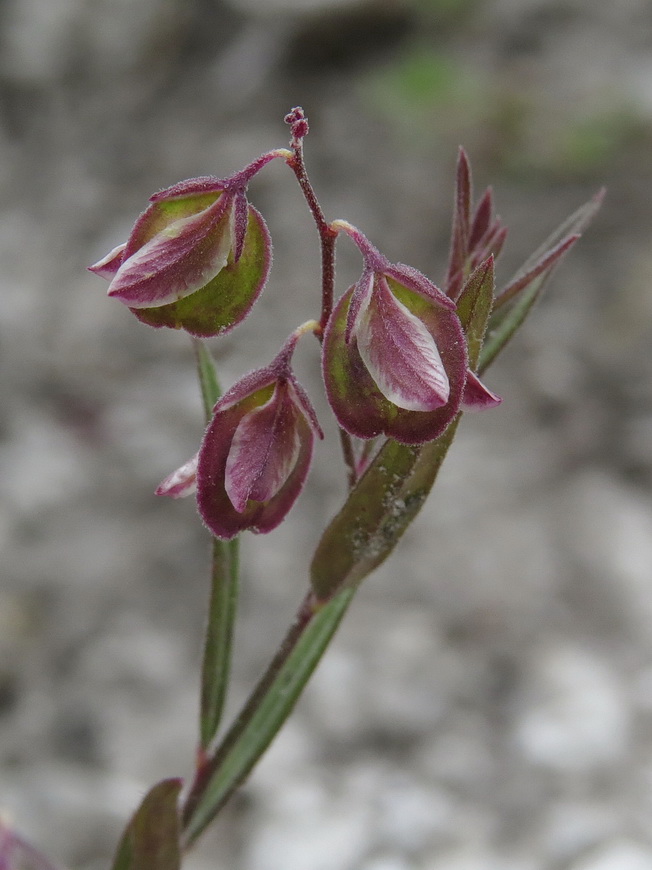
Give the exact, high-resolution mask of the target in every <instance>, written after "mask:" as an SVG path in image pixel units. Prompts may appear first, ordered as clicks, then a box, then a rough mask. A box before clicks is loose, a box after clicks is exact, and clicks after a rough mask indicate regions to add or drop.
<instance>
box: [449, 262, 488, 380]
mask: <svg viewBox="0 0 652 870" xmlns="http://www.w3.org/2000/svg"><path fill="white" fill-rule="evenodd" d="M494 286H495V281H494V258H493V257H492V256H490V257H488V258H487V259H486V260H485V261H484V262H483V263H480V265H479V266H478V267H477V268H476V269H474V270H473V272H472V273H471V274H470V275H469V277H468V279H467V282H466V284H465V285H464V288H463V289H462V292H461V294H460V298H459V301H458V303H457V316H458V317H459V318H460V321H461V323H462V327H463V329H464V332H465V333H466V340H467V345H468V354H469V368H470V369H471V371H475V367H476V366H477V364H478V358H479V356H480V350H481V348H482V342H483V340H484V335H485V331H486V329H487V323H488V321H489V314H490V313H491V307H492V305H493V301H494Z"/></svg>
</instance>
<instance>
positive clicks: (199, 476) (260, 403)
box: [157, 323, 323, 539]
mask: <svg viewBox="0 0 652 870" xmlns="http://www.w3.org/2000/svg"><path fill="white" fill-rule="evenodd" d="M307 326H309V327H310V329H312V328H313V327H314V326H317V324H316V323H310V324H308V325H307ZM304 331H306V330H305V329H303V328H302V327H300V328H299V330H297V331H296V332H294V333H293V334H292V335H291V336H290V338H289V339H288V340H287V342H286V343H285V345H284V346H283V348H282V350H281V352H280V353H279V355H278V356H277V357H276V359H275V360H274V361H273V362H272V363H271V364H270V365H269V366H267V367H266V368H263V369H258V370H257V371H254V372H251V374H249V375H246V376H245V377H244V378H242V379H241V380H240V381H238V383H236V384H235V385H234V386H233V387H232V388H231V389H230V390H229V391H228V392H227V393H225V394H224V396H222V398H221V399H220V400H219V401H218V402H217V404H216V405H215V408H214V410H213V419H212V421H211V423H210V424H209V426H208V429H207V430H206V434H205V435H204V440H203V442H202V445H201V448H200V450H199V453H198V455H197V457H194V458H193V459H191V460H189V462H187V463H186V464H185V465H184V466H182V467H181V468H180V469H178V471H176V472H173V474H171V475H170V476H169V477H167V478H166V479H165V480H164V481H163V483H162V484H161V485H160V486H159V488H158V490H157V494H158V495H169V496H172V497H178V496H182V495H188V494H189V493H190V492H192V491H193V489H194V488H195V485H196V489H197V505H198V507H199V513H200V514H201V516H202V519H203V520H204V522H205V523H206V525H207V526H208V528H209V529H210V531H211V532H212V533H213V534H214V535H215V536H216V537H218V538H223V539H229V538H233V537H235V535H237V534H238V533H239V532H242V531H244V530H245V529H249V530H251V531H253V532H270V531H271V530H272V529H274V528H276V526H277V525H279V523H280V522H281V521H282V520H283V519H284V518H285V515H286V514H287V513H288V511H289V510H290V508H291V507H292V505H293V504H294V502H295V501H296V499H297V497H298V495H299V493H300V492H301V490H302V488H303V485H304V483H305V480H306V476H307V474H308V469H309V467H310V462H311V459H312V452H313V444H314V439H315V435H316V436H317V437H319V438H322V437H323V435H322V431H321V429H320V427H319V423H318V422H317V417H316V415H315V411H314V409H313V407H312V405H311V403H310V400H309V399H308V397H307V395H306V393H305V392H304V390H303V388H302V387H301V385H300V384H299V383H298V381H297V380H296V377H295V375H294V373H293V371H292V368H291V365H290V362H291V357H292V353H293V351H294V348H295V346H296V343H297V340H298V338H299V336H300V335H301V334H302V333H303V332H304Z"/></svg>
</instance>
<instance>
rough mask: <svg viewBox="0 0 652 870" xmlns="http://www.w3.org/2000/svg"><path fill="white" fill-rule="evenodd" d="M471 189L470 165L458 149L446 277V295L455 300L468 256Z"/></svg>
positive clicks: (462, 151)
mask: <svg viewBox="0 0 652 870" xmlns="http://www.w3.org/2000/svg"><path fill="white" fill-rule="evenodd" d="M472 196H473V188H472V181H471V165H470V164H469V158H468V157H467V154H466V151H465V150H464V149H463V148H460V150H459V152H458V157H457V172H456V180H455V205H454V208H453V228H452V232H451V249H450V256H449V263H448V275H447V277H446V294H447V295H448V296H450V297H451V299H456V298H457V296H458V294H459V290H460V288H461V286H462V283H463V281H464V270H465V267H466V262H467V258H468V255H469V236H470V234H471V199H472Z"/></svg>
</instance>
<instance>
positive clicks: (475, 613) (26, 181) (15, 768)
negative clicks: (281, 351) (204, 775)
mask: <svg viewBox="0 0 652 870" xmlns="http://www.w3.org/2000/svg"><path fill="white" fill-rule="evenodd" d="M651 58H652V8H651V7H650V5H649V3H648V2H646V0H620V2H619V3H617V4H614V3H611V2H609V0H565V2H564V0H475V2H473V0H458V2H447V3H443V2H435V0H432V2H430V3H427V2H425V0H422V2H416V0H414V2H407V0H406V2H400V0H394V2H391V0H375V2H367V3H357V2H353V0H348V2H347V0H339V2H324V0H311V2H308V0H294V2H291V0H284V2H282V0H230V2H226V0H224V2H219V0H214V2H212V3H210V2H207V0H139V2H138V3H137V4H131V3H129V2H126V0H95V2H94V3H88V2H83V0H5V2H4V3H3V4H2V5H1V6H0V111H1V113H2V125H1V127H0V193H1V195H0V264H1V265H0V289H1V296H0V299H1V300H2V303H1V304H0V363H1V364H0V397H1V401H0V543H1V546H2V583H1V585H0V767H1V771H2V773H1V776H0V809H1V810H2V813H3V814H4V815H5V816H7V817H9V818H10V819H12V820H13V821H14V823H15V825H16V827H17V828H18V829H19V830H20V831H22V833H23V834H24V835H25V836H26V837H28V838H29V839H31V840H32V841H34V842H35V843H36V844H38V845H39V846H40V847H41V848H42V849H43V850H44V851H46V852H47V853H48V854H49V855H51V856H52V857H53V858H54V859H56V860H58V861H59V862H60V863H61V864H63V865H67V866H70V867H74V868H79V870H94V868H102V867H106V866H108V864H109V861H110V856H111V854H112V851H113V848H114V846H115V842H116V839H117V837H118V835H119V832H120V829H121V827H122V825H123V824H124V820H125V818H126V817H127V816H128V814H129V813H130V812H131V811H132V810H133V808H134V806H135V805H136V804H137V801H138V799H139V796H140V795H142V793H143V792H144V790H145V789H146V788H147V787H148V786H149V785H150V784H151V783H153V782H154V781H155V780H157V779H160V778H162V777H163V776H169V775H187V774H189V772H190V768H191V764H192V752H193V746H194V740H195V728H196V724H195V720H196V697H197V666H198V656H199V647H200V636H201V631H202V625H203V618H204V617H203V613H204V608H205V600H206V595H207V589H206V562H207V547H208V544H207V540H206V536H205V533H204V532H203V530H202V529H201V528H200V525H199V523H198V522H197V520H196V517H195V514H194V508H193V505H192V504H191V503H190V502H187V503H180V502H172V501H167V500H156V499H155V498H154V497H153V495H152V491H153V489H154V487H155V486H156V484H157V483H158V482H159V480H160V479H161V478H162V477H164V476H165V474H167V473H168V472H169V471H170V470H171V469H172V468H174V467H176V465H178V464H180V462H181V461H183V460H184V459H185V458H187V456H189V455H190V454H191V453H192V452H194V450H195V449H196V444H197V441H198V438H199V437H200V434H201V428H202V427H201V412H200V405H199V399H198V396H197V391H196V387H195V384H194V374H193V367H192V358H191V353H190V349H189V347H188V344H187V341H186V340H185V338H184V336H181V335H177V334H176V333H170V332H167V331H166V332H160V331H155V330H149V329H147V328H146V327H144V326H142V325H140V324H138V323H137V322H136V321H135V319H134V318H132V317H130V315H129V313H128V312H127V311H126V310H125V309H124V308H123V307H122V306H120V305H118V304H117V303H112V302H110V301H107V299H106V298H105V294H104V290H105V285H103V284H101V282H99V280H98V279H97V278H95V277H94V276H92V275H89V274H88V273H87V272H86V271H85V266H86V265H87V264H88V263H90V262H93V261H94V260H96V259H98V258H99V257H100V256H101V255H102V254H104V253H105V251H106V250H108V249H109V248H110V247H111V246H112V245H114V244H117V243H118V242H119V241H121V240H122V239H123V238H124V237H125V235H126V233H127V232H128V230H129V227H130V225H131V223H132V221H133V219H134V218H135V216H136V215H137V214H138V212H139V211H140V210H141V209H142V208H143V207H144V204H145V202H146V199H147V197H148V196H149V194H150V193H151V192H152V191H153V190H155V189H157V188H160V187H163V186H166V185H168V184H171V183H173V182H174V181H176V180H178V179H180V178H184V177H188V176H192V175H199V174H206V173H215V174H218V175H226V174H227V173H229V172H232V171H235V170H236V169H237V168H239V167H240V166H241V165H242V164H243V163H244V162H245V161H248V160H249V159H253V158H254V157H255V156H257V155H258V154H259V153H260V152H261V151H263V150H266V149H268V148H271V147H276V146H279V145H284V144H285V142H286V139H287V130H286V128H285V127H284V125H283V123H282V118H283V115H284V113H285V112H286V111H287V110H288V109H289V108H290V107H291V106H293V105H297V104H302V105H303V106H304V107H305V109H306V111H307V113H308V115H309V117H310V120H311V134H310V137H309V139H308V141H307V144H306V149H307V158H308V161H309V166H310V169H311V172H312V174H313V177H314V181H315V185H316V186H317V188H318V190H319V192H320V193H321V194H322V196H323V205H324V208H325V210H326V212H327V214H328V215H329V217H332V218H334V217H346V218H348V219H349V220H351V221H352V222H353V223H355V224H357V225H359V226H360V227H361V228H363V229H364V230H365V231H366V232H367V233H368V234H369V236H370V237H371V238H372V239H373V240H374V241H375V242H376V243H377V244H378V245H379V246H381V247H382V248H383V249H384V250H385V251H386V252H387V254H388V255H389V256H390V257H391V258H393V259H397V260H399V259H400V260H403V261H407V262H412V263H413V264H414V265H415V266H417V267H419V268H421V269H423V270H424V271H427V272H428V273H429V274H431V275H432V276H433V278H434V279H435V280H437V279H439V278H440V277H441V273H442V270H443V267H444V261H445V255H446V249H447V244H448V241H447V227H448V220H449V207H450V201H451V196H452V193H451V190H452V168H453V165H454V160H455V152H456V148H457V145H458V144H459V143H460V142H462V143H463V144H464V145H465V146H466V147H467V150H468V151H469V153H470V155H471V158H472V160H473V163H474V167H475V174H476V180H477V183H478V186H480V185H485V184H487V183H492V184H493V186H494V190H495V195H496V200H497V202H498V206H499V211H500V213H501V215H502V217H503V218H504V220H505V222H506V223H507V224H508V225H509V226H510V227H511V228H512V232H511V235H510V240H509V243H508V250H507V252H506V254H505V258H504V259H505V265H504V269H503V273H502V274H503V277H507V276H508V274H509V271H510V269H511V268H514V267H516V266H517V265H518V264H519V262H520V261H521V260H522V259H523V257H524V256H525V255H527V254H528V253H529V252H530V249H532V248H533V247H535V246H536V245H538V243H539V242H540V241H541V239H542V238H544V237H545V236H546V235H547V233H548V232H549V231H550V230H552V229H553V228H554V226H555V225H556V224H557V223H558V222H560V221H561V220H562V219H563V218H564V217H565V216H566V215H567V214H568V213H569V212H570V211H571V210H573V209H574V208H575V207H576V206H577V205H579V204H580V203H581V202H583V201H585V200H586V199H587V198H588V197H589V196H590V195H591V194H592V193H593V192H594V191H595V190H596V189H597V188H598V187H599V186H600V185H601V184H606V185H607V187H608V190H609V193H608V198H607V200H606V203H605V206H604V208H603V211H602V213H601V214H600V215H599V217H598V219H597V220H596V222H595V225H594V227H592V228H591V230H590V232H589V233H588V234H587V236H586V238H585V239H583V240H582V242H581V243H580V245H579V246H578V248H577V249H576V250H575V251H574V252H573V253H572V255H571V256H570V257H569V259H568V260H567V261H566V262H565V263H564V265H563V267H562V268H561V269H560V271H559V272H558V274H557V276H556V277H555V279H554V281H553V282H552V284H551V288H550V290H551V292H550V294H549V296H548V298H547V299H546V300H545V302H544V303H543V304H542V305H541V306H540V307H539V308H538V310H537V311H536V313H535V314H534V316H533V318H532V321H531V323H530V325H529V326H528V328H527V329H526V330H525V333H524V334H523V336H522V337H519V339H518V340H517V341H516V342H515V343H514V345H513V346H512V347H511V348H510V350H509V352H507V353H506V354H505V355H504V357H502V358H501V359H500V360H499V362H498V363H497V364H496V366H495V368H494V369H492V371H491V373H490V375H489V376H488V377H487V382H488V384H489V386H490V387H491V388H492V389H494V390H496V391H497V392H498V393H499V394H500V395H502V396H503V397H504V400H505V401H504V404H503V406H502V407H501V408H500V409H498V410H495V411H492V412H490V413H487V414H483V415H478V416H476V417H470V418H469V419H468V420H465V421H464V425H463V426H462V427H461V433H460V435H459V438H458V439H457V442H456V446H455V449H454V450H453V451H452V452H451V455H450V457H449V459H448V460H447V464H446V466H445V468H444V471H443V473H442V476H441V481H440V484H439V485H438V489H437V491H436V492H435V493H434V494H433V497H432V499H431V501H430V502H429V503H428V505H427V506H426V508H425V509H424V510H423V512H422V514H421V515H420V517H419V518H418V520H417V521H416V522H415V524H414V526H413V527H412V528H411V529H410V530H409V532H408V533H407V534H406V536H405V539H404V542H403V543H402V544H401V546H400V547H399V549H398V551H397V553H396V554H395V555H394V556H393V557H392V559H391V560H390V561H389V562H388V563H387V564H386V565H385V566H384V567H383V568H382V569H381V570H380V571H379V572H378V573H377V575H376V576H375V578H374V579H371V580H369V581H368V582H367V584H366V586H365V587H364V588H363V590H362V591H361V594H360V595H359V598H358V600H357V601H356V603H355V605H354V607H353V608H352V611H351V613H350V615H349V617H348V618H347V620H346V622H345V624H344V625H343V627H342V629H341V631H340V634H339V636H338V638H337V640H336V642H335V643H334V645H333V648H332V649H331V651H330V652H329V654H328V656H327V657H326V659H325V660H324V662H323V664H322V666H321V667H320V669H319V671H318V673H317V674H316V676H315V678H314V682H313V684H312V686H311V688H310V690H309V691H308V692H307V693H306V697H305V698H304V699H303V700H302V701H301V703H300V704H299V706H298V708H297V710H296V712H295V714H294V716H293V718H292V719H291V721H290V722H289V724H288V726H287V728H286V730H285V731H284V733H283V734H282V735H281V736H280V737H279V739H278V741H277V742H276V743H275V745H274V746H273V747H272V749H271V750H270V752H269V753H268V755H267V757H266V758H265V760H264V761H263V763H262V764H261V766H260V768H259V770H258V771H257V773H256V774H255V776H254V777H253V778H252V779H251V781H250V782H249V783H248V784H247V786H246V787H245V788H244V789H243V790H242V792H241V793H240V795H239V796H238V797H237V798H236V799H235V800H234V801H233V802H232V803H231V805H230V806H229V808H228V809H227V811H226V812H225V813H224V815H223V817H222V820H221V821H220V822H219V823H218V824H217V825H216V826H215V829H214V830H213V831H212V832H211V833H210V834H209V835H208V836H207V837H206V839H205V841H204V843H203V844H202V846H201V847H200V848H199V849H198V850H197V852H196V854H194V855H193V856H192V857H191V858H190V859H189V860H188V867H189V868H190V870H204V868H206V870H208V868H211V870H226V868H228V870H652V834H651V825H650V821H649V819H650V817H651V814H652V657H651V653H652V641H651V640H650V638H651V636H652V634H651V632H650V626H651V625H652V502H651V500H650V490H651V487H652V447H651V445H652V394H651V390H650V378H651V375H652V362H651V357H650V353H649V348H650V339H651V337H652V326H651V324H652V294H650V283H651V280H652V255H651V254H650V250H651V248H650V239H651V238H652V210H651V209H650V205H649V203H650V201H651V199H652V162H651V161H650V156H649V155H650V153H651V151H650V145H651V144H652V59H651ZM251 192H252V198H253V200H254V202H255V204H256V205H257V206H258V207H259V208H260V209H261V210H262V211H263V212H264V213H265V215H266V216H267V218H268V223H269V225H270V229H271V232H272V235H273V237H274V240H275V264H274V270H273V272H272V278H271V281H270V285H269V287H268V288H267V290H266V291H265V293H264V294H263V297H262V300H261V302H260V304H259V308H257V310H256V313H255V314H254V315H252V317H251V319H250V320H248V321H247V323H245V324H243V325H242V326H241V327H240V328H238V330H236V331H235V333H234V334H233V335H232V336H229V337H227V338H225V339H223V340H222V341H221V342H218V343H217V344H216V346H215V350H216V353H217V356H218V358H219V360H220V370H221V375H222V379H223V381H224V383H225V384H227V385H229V384H231V383H232V382H233V381H234V380H235V379H236V378H237V377H238V376H239V375H240V374H242V373H243V372H244V371H246V370H248V369H250V368H252V367H254V366H258V365H261V364H264V363H265V362H266V361H268V360H269V359H270V358H271V356H272V355H273V354H274V352H275V350H276V348H277V347H278V345H279V342H280V341H281V340H282V339H283V338H284V337H285V335H286V334H287V333H288V332H289V331H290V330H291V329H292V328H293V326H294V325H295V323H298V322H300V321H301V320H302V319H305V318H307V317H311V316H313V315H314V310H315V293H316V290H317V281H318V269H317V259H316V256H315V254H316V250H317V248H316V242H315V238H314V232H313V230H312V228H311V226H310V225H309V222H308V221H306V213H305V207H304V206H303V204H302V203H301V200H300V198H299V194H298V191H297V190H296V186H295V184H294V183H293V180H292V178H291V176H290V175H289V173H288V172H287V170H285V169H284V167H282V166H271V167H269V169H268V170H266V171H265V174H264V177H261V179H260V181H257V182H256V183H255V185H253V187H252V191H251ZM298 252H301V253H300V254H299V253H298ZM339 265H340V277H339V281H338V283H339V287H340V290H343V289H345V287H346V286H347V282H348V281H350V280H352V279H353V278H354V276H355V274H356V270H357V269H358V268H359V262H358V260H357V258H356V255H355V253H354V252H353V251H352V250H351V248H350V247H348V246H347V245H346V243H343V244H342V245H341V250H340V254H339ZM290 312H291V317H290V319H288V314H289V313H290ZM299 363H300V368H301V372H302V379H303V380H304V381H305V383H306V384H307V386H308V387H309V389H310V392H311V395H312V396H313V397H314V400H315V403H316V404H317V406H318V411H319V413H320V416H321V418H322V420H327V419H328V415H327V411H326V407H325V402H324V399H323V396H322V390H321V388H320V386H319V383H318V378H317V360H316V358H315V355H314V352H312V349H310V348H309V347H307V348H306V349H305V350H304V349H302V350H301V353H300V360H299ZM327 429H328V432H327V435H328V438H327V441H326V443H325V444H324V446H323V447H321V448H320V450H319V455H318V457H317V461H316V464H315V468H314V471H313V473H312V476H311V481H310V485H309V487H308V489H307V491H306V492H305V493H304V495H303V496H302V500H301V503H300V506H299V507H298V509H297V510H295V511H294V513H293V514H292V516H291V518H290V519H289V520H288V521H287V522H286V523H285V524H284V525H283V526H282V527H281V528H280V529H279V530H278V531H277V532H275V533H274V534H273V535H272V536H270V537H268V538H254V537H252V536H248V537H247V538H246V540H245V542H244V546H243V550H244V579H243V583H244V593H243V602H242V614H241V620H240V624H239V627H238V637H237V643H238V646H237V654H236V660H235V685H234V690H233V697H232V699H231V704H230V707H231V708H232V709H233V710H235V709H236V708H237V704H238V703H239V701H241V700H242V698H243V697H244V696H245V694H246V692H247V690H248V688H249V687H250V686H251V683H252V681H253V680H255V678H256V676H257V674H258V673H259V672H260V669H261V667H262V665H263V663H264V662H265V660H266V656H268V655H269V654H270V653H271V651H272V650H273V649H274V647H275V645H276V643H277V642H278V639H279V638H280V636H281V634H282V632H283V630H284V626H285V624H286V623H287V621H288V620H289V618H290V616H291V614H292V612H293V609H294V607H295V606H296V603H297V602H298V600H299V599H300V598H301V597H302V595H303V591H304V588H305V576H306V566H307V563H308V560H309V556H310V553H311V551H312V549H313V547H314V545H315V543H316V540H317V539H318V537H319V531H320V529H321V528H323V526H324V524H325V522H326V521H327V519H328V518H329V517H330V516H331V515H332V513H333V512H334V511H335V510H336V509H337V507H338V505H339V504H340V503H341V500H342V497H343V491H344V480H343V473H342V470H341V468H340V463H339V460H338V457H337V450H336V447H337V443H336V436H335V433H334V431H333V428H332V426H327Z"/></svg>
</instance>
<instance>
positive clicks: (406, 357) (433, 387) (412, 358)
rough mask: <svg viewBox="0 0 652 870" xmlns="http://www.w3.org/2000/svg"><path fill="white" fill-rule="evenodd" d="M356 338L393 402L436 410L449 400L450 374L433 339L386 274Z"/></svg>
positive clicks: (364, 358) (374, 375)
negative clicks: (405, 303)
mask: <svg viewBox="0 0 652 870" xmlns="http://www.w3.org/2000/svg"><path fill="white" fill-rule="evenodd" d="M356 338H357V343H358V351H359V353H360V356H361V357H362V360H363V362H364V364H365V365H366V367H367V369H368V370H369V373H370V374H371V376H372V378H373V379H374V381H375V382H376V384H377V386H378V389H379V390H380V391H381V393H382V394H383V395H384V396H385V398H386V399H388V400H389V401H390V402H392V404H394V405H397V406H398V407H399V408H405V409H406V410H408V411H434V410H435V409H437V408H441V407H442V406H443V405H445V404H446V403H447V402H448V397H449V394H450V385H449V382H448V375H447V374H446V370H445V368H444V364H443V362H442V359H441V356H440V354H439V350H438V348H437V345H436V343H435V340H434V338H433V337H432V335H431V334H430V333H429V332H428V330H427V329H426V327H425V325H424V324H423V323H422V321H421V320H419V318H418V317H416V315H414V314H413V313H412V312H411V311H410V310H409V309H408V308H407V307H406V306H405V305H403V303H402V302H399V301H398V299H397V298H396V297H395V296H394V294H393V293H392V292H391V290H390V289H389V287H388V285H387V282H386V281H385V280H384V279H383V278H380V279H379V280H378V281H377V282H376V287H375V290H374V294H373V297H372V298H371V300H370V302H369V304H368V305H367V307H366V308H365V310H364V311H363V312H362V314H361V315H360V316H359V320H358V327H357V330H356Z"/></svg>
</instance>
